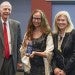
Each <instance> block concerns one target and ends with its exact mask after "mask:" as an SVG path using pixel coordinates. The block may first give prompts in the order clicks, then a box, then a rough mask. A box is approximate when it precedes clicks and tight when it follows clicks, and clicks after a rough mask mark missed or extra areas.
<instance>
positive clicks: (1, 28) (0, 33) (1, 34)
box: [0, 20, 4, 45]
mask: <svg viewBox="0 0 75 75" xmlns="http://www.w3.org/2000/svg"><path fill="white" fill-rule="evenodd" d="M0 38H1V39H2V43H3V45H4V38H3V27H2V22H1V20H0Z"/></svg>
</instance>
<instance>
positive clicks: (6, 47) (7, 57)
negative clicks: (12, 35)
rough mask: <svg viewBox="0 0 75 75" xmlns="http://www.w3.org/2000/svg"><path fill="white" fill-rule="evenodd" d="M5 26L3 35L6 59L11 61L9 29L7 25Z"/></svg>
mask: <svg viewBox="0 0 75 75" xmlns="http://www.w3.org/2000/svg"><path fill="white" fill-rule="evenodd" d="M3 24H4V26H3V27H4V28H3V34H4V54H5V58H6V59H9V44H8V35H7V28H6V23H3Z"/></svg>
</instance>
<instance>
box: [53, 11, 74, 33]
mask: <svg viewBox="0 0 75 75" xmlns="http://www.w3.org/2000/svg"><path fill="white" fill-rule="evenodd" d="M61 15H63V16H65V17H66V18H67V22H68V26H67V28H66V30H65V32H71V31H72V30H73V29H74V25H73V23H72V21H71V18H70V15H69V13H68V12H67V11H59V12H58V13H57V14H56V16H55V18H54V22H53V27H54V30H53V32H54V33H58V31H59V29H58V27H57V23H56V20H57V18H58V17H59V16H61Z"/></svg>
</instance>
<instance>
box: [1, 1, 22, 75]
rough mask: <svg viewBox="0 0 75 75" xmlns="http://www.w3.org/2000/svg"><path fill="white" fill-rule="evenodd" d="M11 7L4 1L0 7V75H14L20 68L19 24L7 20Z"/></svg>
mask: <svg viewBox="0 0 75 75" xmlns="http://www.w3.org/2000/svg"><path fill="white" fill-rule="evenodd" d="M11 11H12V5H11V4H10V3H9V2H8V1H4V2H2V3H1V5H0V75H15V74H16V70H17V66H18V67H21V60H20V52H19V47H20V44H21V30H20V23H19V22H18V21H16V20H13V19H9V15H10V14H11Z"/></svg>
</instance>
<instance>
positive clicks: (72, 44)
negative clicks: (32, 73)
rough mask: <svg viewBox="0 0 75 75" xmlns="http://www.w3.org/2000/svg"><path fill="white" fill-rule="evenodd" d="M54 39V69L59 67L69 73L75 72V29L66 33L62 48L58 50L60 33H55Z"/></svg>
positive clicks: (68, 74)
mask: <svg viewBox="0 0 75 75" xmlns="http://www.w3.org/2000/svg"><path fill="white" fill-rule="evenodd" d="M53 39H54V45H55V48H54V57H53V60H52V66H53V69H54V68H55V67H59V68H61V69H63V70H64V71H65V72H66V74H67V75H74V74H75V30H73V31H72V32H70V33H66V34H65V37H64V39H63V42H62V45H61V49H62V52H60V51H59V50H58V34H54V35H53Z"/></svg>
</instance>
